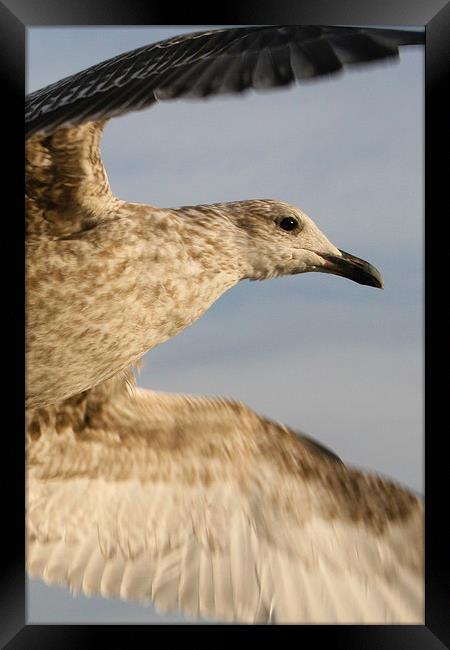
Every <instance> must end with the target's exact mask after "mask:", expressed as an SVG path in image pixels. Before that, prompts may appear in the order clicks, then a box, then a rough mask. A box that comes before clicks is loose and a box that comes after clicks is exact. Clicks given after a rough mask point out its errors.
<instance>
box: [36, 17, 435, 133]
mask: <svg viewBox="0 0 450 650" xmlns="http://www.w3.org/2000/svg"><path fill="white" fill-rule="evenodd" d="M423 42H424V36H423V33H421V32H411V31H400V30H389V29H374V28H354V27H351V28H349V27H320V26H280V27H269V26H263V27H244V28H233V29H215V30H212V31H206V32H198V33H194V34H187V35H184V36H178V37H175V38H172V39H169V40H166V41H161V42H159V43H155V44H152V45H149V46H145V47H141V48H139V49H136V50H133V51H132V52H127V53H125V54H120V55H119V56H116V57H114V58H112V59H109V60H108V61H104V62H102V63H99V64H98V65H95V66H92V67H91V68H88V69H87V70H83V71H82V72H79V73H77V74H74V75H72V76H70V77H67V78H66V79H62V80H61V81H58V82H56V83H53V84H51V85H49V86H47V87H45V88H42V89H40V90H37V91H35V92H33V93H31V94H29V95H28V96H27V98H26V112H25V115H26V133H27V137H29V136H31V135H33V134H35V133H41V134H50V133H52V132H54V131H55V130H56V129H58V128H60V127H62V126H74V125H79V124H82V123H85V122H88V121H93V120H103V119H107V118H110V117H114V116H116V115H122V114H124V113H127V112H128V111H132V110H139V109H142V108H145V107H147V106H150V105H151V104H152V103H154V102H155V101H162V100H167V99H176V98H178V97H188V98H203V97H207V96H209V95H217V94H223V93H239V92H242V91H244V90H246V89H248V88H255V89H265V88H272V87H276V86H285V85H288V84H290V83H292V82H294V81H300V80H302V79H309V78H311V77H321V76H323V75H328V74H332V73H335V72H337V71H338V70H341V69H342V68H343V67H344V66H346V65H348V64H354V63H364V62H368V61H373V60H379V59H385V58H388V57H390V58H392V57H397V56H398V46H400V45H413V44H420V43H423Z"/></svg>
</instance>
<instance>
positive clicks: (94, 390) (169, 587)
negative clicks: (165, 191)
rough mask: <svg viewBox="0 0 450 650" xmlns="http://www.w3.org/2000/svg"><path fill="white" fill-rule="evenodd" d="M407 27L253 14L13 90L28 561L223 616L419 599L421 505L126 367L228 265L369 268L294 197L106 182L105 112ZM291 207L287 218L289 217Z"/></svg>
mask: <svg viewBox="0 0 450 650" xmlns="http://www.w3.org/2000/svg"><path fill="white" fill-rule="evenodd" d="M418 42H421V36H420V35H418V34H416V33H409V32H396V31H395V30H394V31H388V30H380V31H377V30H370V29H361V30H353V31H352V30H351V29H348V28H322V27H311V28H306V27H305V28H303V27H283V28H278V27H260V28H245V29H244V30H239V29H231V30H226V29H225V30H214V31H212V32H207V33H205V34H194V35H192V36H184V37H181V38H179V39H171V40H170V41H167V42H165V43H161V44H156V45H155V46H151V47H149V48H141V49H140V50H137V51H136V52H132V53H128V54H126V55H121V56H119V57H116V58H115V59H113V60H112V61H110V62H104V63H103V64H99V66H94V68H92V69H90V70H88V71H84V72H82V73H79V74H78V75H73V76H72V77H70V78H68V79H66V80H62V81H61V82H58V83H56V84H53V85H52V86H49V87H48V88H47V89H43V90H42V91H37V92H36V93H33V94H32V95H31V96H29V98H28V100H27V133H28V139H27V145H26V161H27V168H26V172H27V176H26V207H27V468H28V483H27V493H28V506H27V508H28V515H27V516H28V555H27V566H28V569H29V571H30V573H31V574H33V575H40V576H42V577H43V578H44V579H45V580H47V581H48V582H50V583H61V584H67V585H69V586H70V587H71V588H72V589H73V590H75V591H77V590H78V591H79V590H81V591H83V592H84V593H88V594H89V593H92V594H102V595H104V596H109V595H119V596H121V597H122V598H129V599H132V600H138V601H142V602H148V601H152V602H154V603H156V605H157V606H158V607H159V608H160V609H162V610H167V609H169V610H170V609H174V608H177V607H178V608H180V609H181V610H182V611H184V612H187V613H190V614H192V615H194V616H209V617H214V618H216V619H220V620H236V621H268V620H274V621H281V622H283V621H286V622H352V623H357V622H370V623H379V622H411V623H413V622H414V623H419V622H422V620H423V548H422V544H423V540H422V532H423V505H422V502H421V500H420V499H418V498H416V497H415V496H413V495H412V494H410V493H409V492H408V491H406V490H404V489H402V488H401V487H399V486H397V485H395V484H393V483H392V482H390V481H387V480H385V479H382V478H380V477H376V476H371V475H367V474H363V473H361V472H358V471H356V470H353V469H349V468H347V467H345V465H344V464H343V463H342V462H341V461H340V460H339V459H337V458H336V457H335V455H334V454H333V453H332V452H330V451H328V450H326V449H324V448H323V447H321V445H319V444H318V443H315V442H314V441H311V440H310V439H308V438H307V437H304V436H298V435H297V434H295V432H293V431H291V430H289V429H288V428H286V427H284V426H283V425H280V424H277V423H274V422H271V421H269V420H267V419H265V418H263V417H261V416H259V415H258V414H256V413H254V412H253V411H251V410H250V409H249V408H247V407H246V406H245V405H242V404H239V403H236V402H232V401H230V400H225V399H222V398H217V399H206V398H197V397H189V396H176V395H170V394H163V393H154V392H148V391H143V390H141V389H139V388H136V386H135V384H134V380H133V377H132V374H131V371H130V367H131V366H132V365H134V364H136V363H137V362H138V360H139V359H140V358H141V357H142V355H143V354H144V353H145V352H146V351H147V350H149V349H151V348H152V347H154V346H155V345H158V344H160V343H162V342H163V341H166V340H167V339H169V338H171V337H172V336H174V335H175V334H177V333H178V332H180V331H181V330H182V329H183V328H185V327H187V326H189V325H190V324H192V323H193V322H194V321H195V320H196V319H197V318H199V317H200V316H201V314H202V313H204V311H205V310H206V309H208V307H209V306H210V305H211V304H212V303H213V302H214V301H215V300H216V299H218V298H219V297H220V296H221V295H222V294H223V293H224V291H227V290H228V289H230V288H231V287H233V286H234V285H235V284H236V283H237V282H239V281H241V280H243V279H252V280H261V279H265V278H270V277H276V276H279V275H286V274H297V273H304V272H308V271H319V272H326V273H337V274H339V275H344V276H346V277H349V278H350V279H353V280H355V281H357V282H362V283H363V284H371V285H372V286H382V280H381V276H380V275H379V273H378V272H377V271H376V269H374V268H373V267H372V266H370V265H369V264H367V263H366V262H364V261H363V260H359V259H358V258H355V257H353V256H351V255H349V254H347V253H345V252H344V251H341V250H339V249H338V248H336V247H335V246H334V245H333V244H332V243H331V242H329V241H328V239H327V238H326V237H325V235H324V234H323V233H321V232H320V230H319V229H318V228H317V226H316V225H315V224H314V223H313V221H312V220H311V219H310V218H309V217H308V216H307V215H305V214H304V213H303V212H302V211H301V210H299V209H298V208H295V207H294V206H291V205H288V204H287V203H284V202H282V201H275V200H268V199H264V200H262V199H258V200H249V201H238V202H231V203H221V204H215V205H200V206H184V207H182V208H159V207H156V206H151V205H140V204H134V203H129V202H125V201H122V200H120V199H119V198H117V197H115V196H113V195H112V193H111V190H110V187H109V183H108V179H107V174H106V171H105V169H104V167H103V164H102V160H101V154H100V139H101V134H102V131H103V129H104V127H105V125H106V123H107V120H108V119H109V118H111V117H113V116H114V115H116V114H121V113H123V112H126V111H127V110H133V109H139V108H142V107H144V106H147V105H149V104H151V103H152V102H154V101H156V100H158V101H160V100H165V99H169V98H175V97H178V96H186V95H188V96H189V95H193V96H197V97H198V96H202V97H203V96H206V95H209V94H217V93H222V92H241V91H242V90H245V89H246V88H249V87H255V88H265V87H271V86H277V85H286V84H288V83H290V82H291V81H293V80H294V79H301V78H303V77H308V76H318V75H324V74H329V73H332V72H335V71H336V70H338V69H340V68H341V67H342V65H343V64H347V63H352V62H356V61H364V60H372V59H374V58H384V57H386V56H396V55H397V46H398V45H400V44H408V43H418ZM286 218H289V219H291V220H293V221H294V222H295V225H294V227H293V228H292V229H291V228H289V229H288V230H286V229H284V228H283V226H282V223H283V220H285V219H286Z"/></svg>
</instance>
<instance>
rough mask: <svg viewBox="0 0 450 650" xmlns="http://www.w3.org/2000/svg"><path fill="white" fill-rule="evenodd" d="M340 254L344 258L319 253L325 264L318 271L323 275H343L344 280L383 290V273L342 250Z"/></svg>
mask: <svg viewBox="0 0 450 650" xmlns="http://www.w3.org/2000/svg"><path fill="white" fill-rule="evenodd" d="M339 252H340V253H341V256H342V257H339V256H338V255H329V254H327V253H319V254H320V256H321V257H322V258H323V259H324V260H325V264H324V265H323V266H321V268H320V269H317V270H318V271H321V272H322V273H333V274H334V275H342V276H343V277H344V278H348V279H349V280H353V281H354V282H357V283H358V284H366V285H368V286H369V287H377V288H378V289H382V288H383V286H384V283H383V278H382V277H381V273H380V272H379V271H378V269H376V268H375V267H374V266H372V264H369V262H366V261H365V260H362V259H360V258H359V257H355V256H354V255H350V253H346V252H345V251H341V250H340V249H339Z"/></svg>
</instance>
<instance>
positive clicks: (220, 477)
mask: <svg viewBox="0 0 450 650" xmlns="http://www.w3.org/2000/svg"><path fill="white" fill-rule="evenodd" d="M99 394H100V395H101V396H102V397H101V400H104V401H103V402H102V406H101V409H100V408H96V410H97V411H98V413H101V414H102V416H99V417H98V419H97V420H96V423H97V424H96V426H95V427H94V428H89V427H93V426H94V425H93V424H91V425H86V428H85V429H84V430H83V431H82V432H81V433H80V432H79V431H78V432H77V433H75V432H74V431H71V430H70V426H68V427H67V428H66V429H65V431H64V432H63V433H61V434H59V435H58V436H55V435H54V433H53V432H52V431H51V430H49V431H47V432H45V431H44V432H42V433H41V437H40V438H38V439H30V441H29V448H28V504H27V517H28V553H27V566H28V570H29V572H30V574H31V575H34V576H41V577H42V578H43V579H44V580H46V581H47V582H49V583H50V584H65V585H67V586H69V587H70V589H71V590H72V591H73V592H83V593H86V594H92V595H94V594H99V595H103V596H106V597H113V596H115V597H121V598H124V599H128V600H134V601H137V602H141V603H149V602H153V603H154V604H155V606H156V607H157V608H158V609H160V610H161V611H174V610H180V611H182V612H184V613H185V614H188V615H190V616H193V617H195V618H199V617H200V618H206V619H213V620H214V619H215V620H222V621H242V622H264V621H266V622H267V621H272V620H273V621H276V622H308V623H312V622H325V623H331V622H345V623H355V622H359V623H363V622H364V623H383V622H410V623H412V622H415V623H419V622H421V620H422V619H423V506H422V503H421V501H420V499H418V498H417V497H414V496H413V495H411V494H409V493H408V492H406V491H405V490H403V489H402V488H400V487H399V486H395V485H394V484H392V483H391V482H388V481H386V480H384V479H380V478H376V477H371V476H369V475H364V474H361V473H359V472H356V471H355V470H352V469H349V468H346V467H345V465H344V464H343V463H342V462H341V461H340V460H339V459H338V458H337V457H335V456H334V455H333V453H332V452H330V451H329V450H328V449H326V448H323V447H322V446H321V445H319V444H318V443H315V442H314V441H313V440H311V439H310V438H308V437H306V436H299V435H297V434H296V433H295V432H293V431H290V430H289V429H288V428H287V427H284V426H281V425H277V424H276V423H274V422H271V421H268V420H265V419H264V418H262V417H260V416H258V415H257V414H255V413H254V412H252V411H251V410H250V409H247V408H246V407H244V406H243V405H237V404H235V403H233V402H230V401H227V400H223V399H220V400H214V399H203V398H192V397H183V396H171V395H164V394H159V393H150V392H147V391H143V390H137V391H135V393H134V395H133V398H132V399H131V397H130V394H129V393H128V392H127V391H126V390H124V391H123V392H120V391H119V392H116V393H114V396H113V398H111V399H110V398H109V396H108V394H107V393H105V392H102V390H101V389H98V394H97V397H96V396H95V395H96V391H95V390H93V391H92V396H89V395H88V397H87V398H86V399H88V400H92V404H91V402H89V404H91V405H92V406H94V401H95V400H96V399H100V397H99V396H98V395H99ZM97 406H99V405H98V404H97ZM52 408H54V409H55V408H57V407H52ZM74 408H75V407H74ZM64 412H65V414H66V416H67V415H68V413H69V411H68V407H67V405H66V406H65V411H64ZM54 415H55V414H53V415H52V417H50V416H48V417H47V418H46V421H47V422H52V421H54V420H55V417H54ZM49 426H50V425H49ZM180 431H183V435H182V436H180ZM218 431H219V432H220V435H218V434H217V432H218ZM147 432H148V433H147ZM118 441H120V442H118ZM81 459H82V460H81Z"/></svg>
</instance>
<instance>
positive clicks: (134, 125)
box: [28, 27, 424, 622]
mask: <svg viewBox="0 0 450 650" xmlns="http://www.w3.org/2000/svg"><path fill="white" fill-rule="evenodd" d="M196 29H197V28H196V27H193V28H181V27H176V28H168V27H161V28H155V27H132V28H110V27H107V28H99V27H89V28H57V27H55V28H33V29H30V30H28V90H29V91H32V90H35V89H37V88H40V87H42V86H44V85H46V84H48V83H51V82H53V81H56V80H58V79H60V78H62V77H64V76H67V75H70V74H72V73H74V72H77V71H79V70H81V69H83V68H85V67H88V66H89V65H93V64H95V63H98V62H99V61H102V60H104V59H106V58H108V57H110V56H113V55H115V54H118V53H120V52H124V51H127V50H131V49H134V48H136V47H139V46H141V45H145V44H148V43H151V42H153V41H156V40H161V39H164V38H167V37H169V36H172V35H175V34H179V33H182V32H188V31H193V30H196ZM423 72H424V58H423V49H422V48H420V47H406V48H403V49H402V50H401V57H400V62H397V63H395V64H391V63H381V64H380V63H378V64H372V65H370V66H365V67H364V68H363V69H358V70H353V71H350V72H346V73H344V74H339V75H337V76H334V77H329V78H327V79H324V80H321V81H310V82H308V83H305V84H302V85H301V86H294V87H291V88H290V89H284V90H277V91H270V92H265V93H255V92H250V93H247V94H245V95H244V96H241V97H235V96H233V97H224V98H220V99H218V98H214V99H210V100H208V101H204V102H197V101H196V102H194V101H177V102H173V103H172V102H169V103H167V102H166V103H162V104H159V105H156V106H154V107H152V108H151V109H149V110H146V111H143V112H140V113H133V114H130V115H127V116H124V117H121V118H117V119H115V120H113V121H112V122H111V123H110V124H109V125H108V127H107V129H106V132H105V136H104V141H103V153H104V160H105V164H106V167H107V171H108V174H109V177H110V181H111V185H112V189H113V191H114V192H115V193H116V194H117V195H119V196H120V197H121V198H124V199H129V200H131V201H135V202H148V203H153V204H155V205H160V206H177V205H189V204H195V203H212V202H216V201H229V200H238V199H247V198H275V199H282V200H286V201H289V202H291V203H293V204H295V205H297V206H298V207H300V208H301V209H302V210H304V211H305V212H306V213H307V214H309V216H310V217H312V218H313V219H314V220H315V221H316V223H317V224H318V225H319V227H320V228H321V229H322V230H323V231H324V232H325V234H326V235H327V236H328V237H329V239H330V240H331V241H332V242H333V243H334V244H335V245H336V246H338V247H339V248H342V249H344V250H346V251H349V252H351V253H353V254H355V255H357V256H359V257H363V258H365V259H367V260H369V261H370V262H372V263H373V264H375V265H376V266H377V267H378V268H379V269H380V270H381V271H382V273H383V276H384V279H385V289H384V291H379V290H376V289H373V288H370V287H363V286H360V285H357V284H355V283H353V282H350V281H348V280H345V279H343V278H338V277H334V276H330V275H324V274H307V275H302V276H296V277H291V278H283V279H276V280H271V281H266V282H252V283H250V282H243V283H241V284H240V285H238V286H237V287H235V288H234V289H232V290H231V291H230V292H228V293H227V294H225V295H224V296H223V297H222V298H221V299H220V300H219V301H218V302H217V303H216V304H215V305H214V306H213V307H212V308H211V309H210V310H209V312H207V313H206V315H205V316H203V317H202V318H201V319H200V320H199V321H198V322H197V323H196V324H195V325H194V326H193V327H191V328H189V329H187V330H185V331H184V332H183V333H182V334H180V335H179V336H177V337H176V338H175V339H173V340H171V341H169V342H167V343H165V344H164V345H162V346H160V347H159V348H157V349H155V350H152V351H151V353H149V354H148V355H147V356H146V358H145V367H144V370H143V371H142V372H141V374H140V378H139V383H140V384H141V385H142V386H145V387H151V388H157V389H163V390H169V391H180V392H192V393H197V394H213V395H214V394H222V395H228V396H232V397H234V398H237V399H240V400H242V401H243V402H246V403H247V404H249V405H250V406H252V407H253V408H255V409H256V410H257V411H259V412H261V413H264V414H266V415H267V416H269V417H270V418H272V419H277V420H280V421H282V422H284V423H286V424H288V425H290V426H292V427H294V428H296V429H300V430H303V431H305V432H306V433H308V434H309V435H312V436H313V437H315V438H317V439H318V440H320V441H321V442H323V443H324V444H326V445H328V446H329V447H331V448H332V449H334V450H335V451H336V452H337V453H338V454H339V455H340V456H341V457H342V458H343V459H344V460H345V461H346V462H348V463H350V464H352V465H357V466H359V467H361V468H366V469H370V470H372V471H377V472H379V473H381V474H384V475H387V476H390V477H392V478H394V479H396V480H398V481H400V482H402V483H404V484H406V485H407V486H409V487H410V488H412V489H413V490H416V491H418V492H422V491H423V196H424V194H423V137H424V131H423V115H424V113H423V99H424V98H423V80H424V77H423ZM86 617H88V618H89V621H93V620H96V621H104V622H109V621H111V620H112V621H116V622H120V621H124V622H130V621H135V622H145V621H150V620H161V621H164V620H167V619H154V618H153V617H149V614H148V610H146V609H143V608H141V607H138V606H135V605H132V604H129V603H121V602H119V601H107V600H100V599H87V598H78V599H76V600H75V599H72V598H71V596H70V595H69V594H68V593H67V592H66V591H65V590H62V589H55V588H53V589H50V588H48V587H46V586H45V585H44V584H43V583H41V582H40V581H36V580H33V581H31V582H30V590H29V620H30V622H31V621H35V622H44V621H45V622H50V621H55V622H56V621H60V622H61V621H64V620H66V621H68V622H71V621H79V622H82V621H84V620H88V619H87V618H86Z"/></svg>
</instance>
